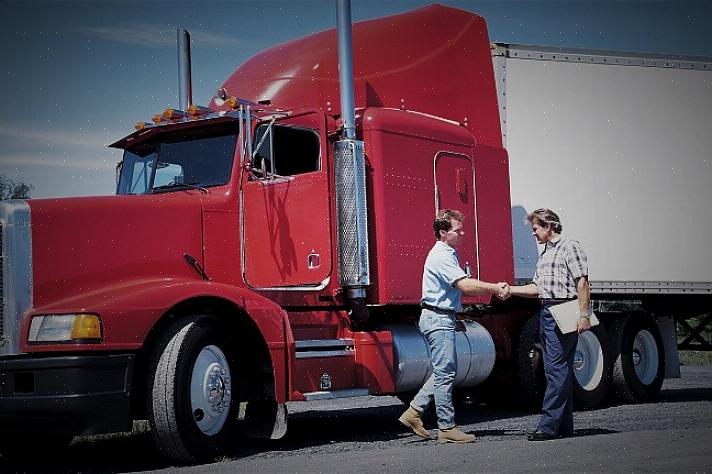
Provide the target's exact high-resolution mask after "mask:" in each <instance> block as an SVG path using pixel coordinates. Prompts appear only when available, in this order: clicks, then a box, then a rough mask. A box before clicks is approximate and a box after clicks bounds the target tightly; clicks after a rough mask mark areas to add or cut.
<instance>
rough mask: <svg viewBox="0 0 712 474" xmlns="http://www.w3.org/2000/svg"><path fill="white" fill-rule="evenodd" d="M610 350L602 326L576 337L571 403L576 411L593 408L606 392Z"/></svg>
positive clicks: (600, 401) (606, 335)
mask: <svg viewBox="0 0 712 474" xmlns="http://www.w3.org/2000/svg"><path fill="white" fill-rule="evenodd" d="M610 366H611V363H610V347H609V342H608V334H607V333H606V330H605V328H604V327H603V325H600V324H599V325H598V326H595V327H593V328H591V330H589V331H586V332H584V333H583V334H579V336H578V343H577V344H576V353H575V355H574V377H575V379H576V383H575V384H574V403H575V405H576V408H577V409H579V410H588V409H591V408H595V407H597V406H598V405H600V404H601V403H602V402H603V400H605V398H606V396H607V395H608V390H609V388H610Z"/></svg>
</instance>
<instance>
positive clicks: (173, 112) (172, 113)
mask: <svg viewBox="0 0 712 474" xmlns="http://www.w3.org/2000/svg"><path fill="white" fill-rule="evenodd" d="M163 118H164V119H166V120H180V119H183V118H185V112H183V111H182V110H178V109H166V110H165V111H164V112H163Z"/></svg>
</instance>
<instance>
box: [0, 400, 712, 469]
mask: <svg viewBox="0 0 712 474" xmlns="http://www.w3.org/2000/svg"><path fill="white" fill-rule="evenodd" d="M706 400H712V390H710V389H707V388H681V389H668V390H663V391H662V392H661V395H660V401H661V402H666V403H676V402H685V401H706ZM402 411H403V406H401V405H398V404H394V405H389V406H380V407H366V408H349V409H341V410H340V409H336V410H329V411H319V410H308V411H304V412H300V413H295V414H293V415H290V418H289V431H288V433H287V436H285V438H283V439H282V440H278V441H255V440H244V439H238V440H236V443H235V444H236V447H235V449H234V450H231V451H230V452H228V453H226V455H225V456H224V457H223V458H222V459H224V460H234V459H239V458H243V457H247V456H253V455H259V454H260V453H267V452H270V453H289V452H291V451H298V450H302V449H310V448H314V449H319V448H322V447H327V446H329V445H332V444H339V443H355V444H360V443H364V444H368V443H379V442H389V441H393V440H398V439H403V441H402V442H406V443H410V442H411V439H410V438H411V437H412V442H414V443H417V442H421V441H420V440H419V439H418V438H416V437H414V436H412V435H411V434H410V433H409V432H408V431H407V430H406V429H405V428H403V427H402V426H401V425H400V424H399V423H398V422H397V418H398V416H399V415H400V414H401V413H402ZM432 411H433V410H429V411H428V413H426V416H425V417H424V419H425V422H426V425H427V426H435V424H436V423H435V417H434V414H433V413H430V412H432ZM533 413H535V411H522V410H519V411H515V410H504V409H500V408H489V407H487V406H483V405H480V404H470V405H469V406H465V407H460V408H459V409H458V419H459V420H460V422H461V424H463V425H471V424H477V423H482V422H491V421H495V422H496V421H497V420H506V419H509V418H517V417H522V416H527V415H532V414H533ZM472 433H474V434H475V435H476V436H478V437H480V438H488V437H491V438H509V439H511V438H521V437H524V436H525V432H524V430H517V429H513V430H512V429H502V430H496V429H495V430H474V431H472ZM609 433H615V431H611V430H602V429H581V430H576V432H575V434H574V436H575V437H579V436H592V435H599V434H609ZM406 438H408V439H406ZM42 452H43V451H42V449H38V450H37V453H38V455H37V456H36V457H34V458H32V459H20V460H18V461H13V462H10V461H8V460H6V459H4V458H2V457H0V472H3V473H5V472H7V473H40V472H41V473H58V474H59V473H87V474H89V473H120V472H132V471H145V470H156V469H167V468H170V467H171V466H173V464H171V463H170V462H168V461H166V460H165V459H164V458H162V457H161V455H160V454H159V452H158V451H157V449H156V448H155V447H154V444H153V440H152V439H151V434H150V433H149V432H148V430H147V429H146V428H142V429H139V430H135V431H134V432H133V433H130V434H117V435H108V436H99V437H92V438H88V437H84V438H76V439H75V440H74V441H73V443H72V444H71V445H70V446H68V447H67V448H65V449H63V450H62V451H61V452H60V453H58V454H57V455H52V456H43V455H42Z"/></svg>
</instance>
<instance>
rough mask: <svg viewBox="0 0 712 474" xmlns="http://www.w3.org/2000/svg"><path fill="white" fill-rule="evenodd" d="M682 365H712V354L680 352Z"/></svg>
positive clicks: (706, 352)
mask: <svg viewBox="0 0 712 474" xmlns="http://www.w3.org/2000/svg"><path fill="white" fill-rule="evenodd" d="M680 363H681V364H682V365H712V352H708V351H680Z"/></svg>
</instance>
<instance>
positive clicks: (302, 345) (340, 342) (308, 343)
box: [294, 339, 354, 350]
mask: <svg viewBox="0 0 712 474" xmlns="http://www.w3.org/2000/svg"><path fill="white" fill-rule="evenodd" d="M353 345H354V340H353V339H304V340H301V341H294V347H296V348H297V350H299V349H306V348H311V347H344V346H350V347H353Z"/></svg>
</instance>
